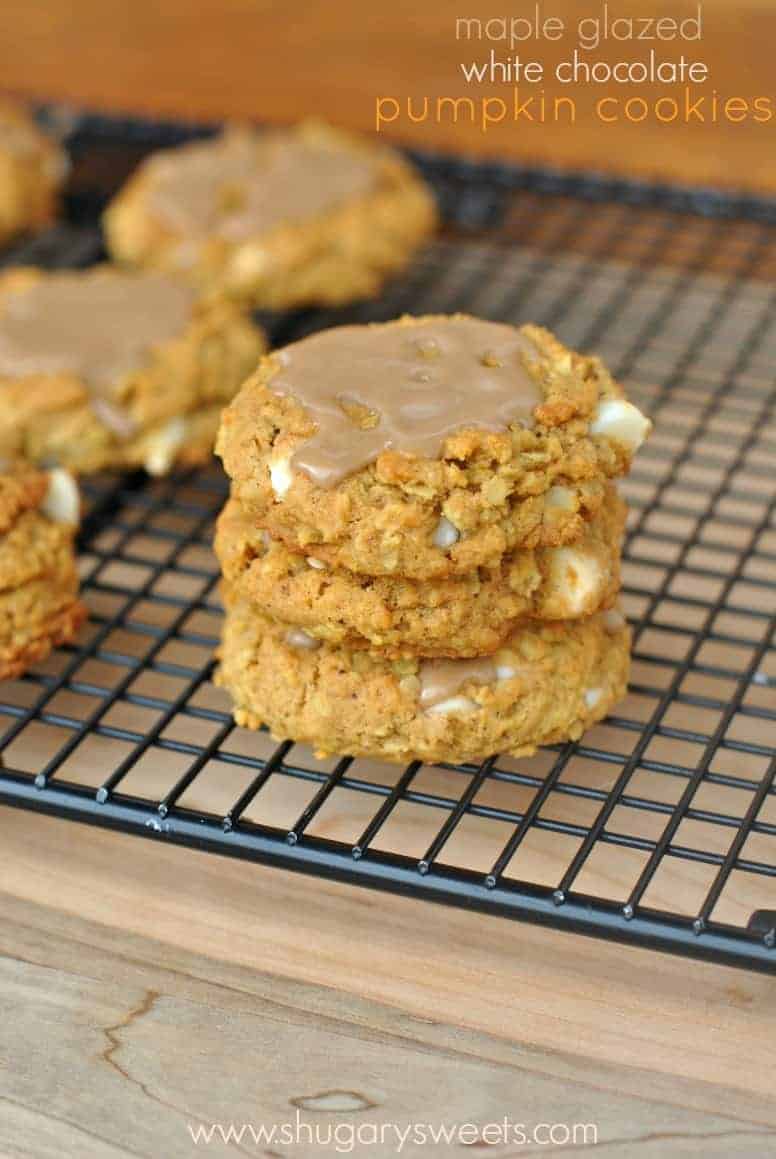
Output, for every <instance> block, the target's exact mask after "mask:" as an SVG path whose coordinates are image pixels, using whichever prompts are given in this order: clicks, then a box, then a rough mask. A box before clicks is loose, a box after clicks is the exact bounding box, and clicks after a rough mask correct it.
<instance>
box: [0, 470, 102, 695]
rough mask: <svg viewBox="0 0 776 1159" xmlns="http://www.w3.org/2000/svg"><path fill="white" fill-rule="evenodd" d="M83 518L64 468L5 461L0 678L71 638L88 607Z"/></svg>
mask: <svg viewBox="0 0 776 1159" xmlns="http://www.w3.org/2000/svg"><path fill="white" fill-rule="evenodd" d="M78 519H79V499H78V489H77V487H76V484H75V481H74V480H73V478H72V476H71V475H69V474H68V473H67V472H66V471H63V470H61V469H60V468H57V469H55V470H53V471H51V472H43V471H38V470H37V469H36V468H34V467H31V466H29V465H27V464H24V463H19V462H16V463H8V462H4V463H2V464H0V679H7V678H9V677H12V676H18V675H19V674H20V673H21V672H23V671H24V670H25V669H26V668H28V667H29V666H30V664H33V663H35V662H36V661H38V660H43V659H44V658H45V657H46V656H47V655H48V654H49V652H50V651H51V649H52V648H53V647H56V646H57V645H58V644H63V643H66V642H67V641H69V640H71V639H72V638H73V636H74V635H75V633H76V632H77V631H78V628H79V626H80V624H81V622H82V621H83V619H84V617H85V615H86V609H85V608H84V607H83V605H82V604H81V603H79V600H78V573H77V571H76V567H75V560H74V556H73V539H74V536H75V532H76V529H77V526H78Z"/></svg>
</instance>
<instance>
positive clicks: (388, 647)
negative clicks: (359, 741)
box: [215, 484, 625, 657]
mask: <svg viewBox="0 0 776 1159" xmlns="http://www.w3.org/2000/svg"><path fill="white" fill-rule="evenodd" d="M624 522H625V505H624V503H623V502H622V500H621V499H620V498H619V497H618V495H617V493H616V491H615V489H614V486H613V485H612V484H609V494H608V496H607V500H606V503H605V504H604V506H603V507H602V509H601V511H600V512H599V513H598V515H596V516H595V518H594V519H593V520H591V522H590V523H589V524H586V526H585V531H584V533H583V535H582V537H581V538H580V539H578V540H576V541H575V542H574V543H572V544H569V545H568V546H566V547H541V548H534V549H533V550H527V551H521V552H516V553H513V554H511V555H505V556H503V558H502V559H501V561H500V563H499V564H497V565H496V566H495V567H492V568H488V567H482V568H479V569H478V570H477V571H475V572H473V573H471V574H468V575H461V576H449V577H443V578H441V579H435V580H427V581H425V582H423V581H420V580H413V579H405V578H404V577H402V576H365V575H358V574H357V573H355V572H348V571H345V570H343V569H342V568H335V569H331V568H329V567H327V566H326V565H325V564H324V563H323V562H322V561H321V560H319V559H317V558H316V557H315V556H313V555H309V556H304V555H301V554H299V553H298V552H294V551H291V550H290V549H289V548H288V547H286V545H285V544H284V543H283V542H282V540H278V539H272V537H271V536H269V535H268V533H267V532H266V531H263V530H261V529H260V528H258V527H257V526H256V524H255V522H254V521H253V520H252V519H251V518H250V517H249V516H247V515H246V514H245V512H244V511H243V510H242V508H241V507H240V505H239V503H237V502H236V501H235V500H231V501H230V502H229V503H228V504H227V505H226V507H225V508H224V510H223V512H222V514H221V517H220V519H219V521H218V527H217V531H216V540H215V549H216V554H217V556H218V558H219V561H220V563H221V568H222V571H223V574H224V578H225V579H226V581H227V584H228V585H229V587H230V588H231V589H232V591H233V592H235V593H236V594H238V595H239V596H240V598H241V599H244V600H245V601H246V603H248V604H250V605H252V606H253V607H256V608H258V609H259V610H260V611H262V612H263V613H264V614H265V615H267V616H268V617H270V618H271V619H273V620H276V621H278V622H280V623H282V624H285V625H286V626H287V627H293V628H301V629H303V631H305V632H307V633H308V634H309V635H310V636H311V637H313V638H314V639H316V640H323V641H325V642H326V643H329V644H335V645H338V646H342V647H347V648H350V649H359V648H369V649H371V650H379V651H381V652H382V653H383V654H384V655H388V656H408V655H421V656H427V657H428V656H451V657H454V656H458V657H466V656H482V655H485V654H487V653H491V652H494V651H495V650H496V649H497V648H499V647H500V646H501V645H502V644H503V643H504V641H505V639H506V638H507V637H508V636H510V635H511V634H512V632H513V631H514V629H515V627H516V626H517V622H518V621H519V620H520V619H521V618H525V617H533V618H536V619H540V620H561V619H578V618H580V617H583V616H588V615H591V614H592V613H594V612H597V611H599V610H601V609H602V608H606V607H610V606H611V605H612V604H613V603H614V601H615V599H616V597H617V592H618V590H619V586H620V541H621V537H622V530H623V526H624Z"/></svg>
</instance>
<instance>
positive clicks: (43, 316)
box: [0, 267, 265, 475]
mask: <svg viewBox="0 0 776 1159" xmlns="http://www.w3.org/2000/svg"><path fill="white" fill-rule="evenodd" d="M264 349H265V343H264V338H263V335H262V334H261V332H260V331H259V330H258V329H257V327H256V326H254V324H253V323H252V322H251V321H250V319H248V318H246V317H245V316H244V315H243V314H242V313H241V311H240V310H239V309H238V308H237V307H235V306H234V305H231V304H230V303H228V302H213V303H209V304H203V303H201V302H197V301H196V299H195V296H194V293H193V291H192V290H190V289H189V288H188V287H186V286H184V285H181V284H179V283H177V282H174V281H172V280H171V279H169V278H168V277H166V276H165V275H163V274H156V273H126V272H121V271H116V270H113V269H110V268H109V267H97V268H96V269H91V270H85V271H68V272H54V273H46V272H43V271H41V270H33V269H28V268H16V269H10V270H7V271H5V272H3V273H2V274H0V397H2V400H3V406H2V408H0V454H2V455H5V456H7V457H12V456H24V457H25V458H27V459H30V460H32V461H33V462H37V463H42V464H45V465H47V466H51V465H53V464H59V465H61V466H65V467H68V468H71V469H72V470H75V471H78V472H81V471H96V470H102V469H104V468H125V469H126V468H131V467H145V468H146V470H147V471H149V472H150V473H151V474H154V475H160V474H164V473H165V472H166V471H168V470H169V469H170V467H172V465H173V464H174V463H176V462H186V461H198V460H201V459H204V458H206V457H207V456H208V455H209V454H210V452H211V450H212V447H213V442H214V439H215V434H216V430H217V428H218V422H219V417H220V414H221V409H222V407H223V406H224V404H225V403H226V402H228V401H229V399H230V398H231V397H232V396H233V395H234V394H235V392H236V391H237V389H238V387H239V385H240V383H241V382H242V381H243V379H244V378H245V375H246V374H247V373H248V372H249V370H250V369H252V368H253V367H254V366H255V365H256V360H257V358H258V357H259V356H260V355H261V353H262V351H263V350H264Z"/></svg>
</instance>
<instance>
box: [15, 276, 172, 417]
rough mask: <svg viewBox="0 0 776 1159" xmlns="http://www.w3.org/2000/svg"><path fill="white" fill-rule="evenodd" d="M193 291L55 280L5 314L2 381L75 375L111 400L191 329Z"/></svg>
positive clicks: (21, 297)
mask: <svg viewBox="0 0 776 1159" xmlns="http://www.w3.org/2000/svg"><path fill="white" fill-rule="evenodd" d="M193 302H194V297H193V294H192V292H191V290H189V289H187V288H186V287H184V286H180V285H179V284H178V283H177V282H173V281H171V280H169V279H168V278H165V277H163V276H161V275H159V274H114V273H111V274H106V273H102V272H100V271H97V272H95V273H68V274H56V275H54V276H52V277H49V278H44V279H42V280H41V281H39V282H36V283H34V284H33V285H31V286H29V287H28V288H27V289H25V290H22V291H20V292H18V293H15V294H10V295H9V296H8V297H7V298H6V299H5V301H4V302H3V304H2V309H1V310H0V375H4V376H7V377H9V378H23V377H26V376H28V375H34V374H74V375H77V376H78V377H79V378H81V379H83V380H84V381H85V382H86V383H87V384H88V385H89V386H90V387H91V388H93V389H94V390H95V391H96V392H98V393H99V392H104V393H106V394H108V395H110V393H111V388H112V387H114V386H115V385H116V384H117V383H118V381H119V380H120V379H121V378H122V377H123V376H124V375H126V374H128V373H130V372H131V371H133V370H137V369H138V367H140V366H142V365H143V363H144V361H145V360H146V358H147V357H148V355H149V353H150V351H151V350H152V348H153V347H154V346H156V345H157V344H158V343H163V342H167V341H170V340H171V339H173V338H176V337H178V336H179V335H180V334H181V332H182V331H183V330H184V328H185V327H186V325H187V324H188V322H189V320H190V318H191V313H192V307H193Z"/></svg>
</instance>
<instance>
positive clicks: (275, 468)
mask: <svg viewBox="0 0 776 1159" xmlns="http://www.w3.org/2000/svg"><path fill="white" fill-rule="evenodd" d="M269 481H270V483H271V484H272V490H273V491H274V492H275V498H276V499H282V498H283V496H284V495H285V494H286V492H287V491H288V489H289V487H290V486H291V484H292V483H293V481H294V473H293V471H292V470H291V457H290V456H287V457H286V458H285V459H276V460H275V462H274V463H270V465H269Z"/></svg>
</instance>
